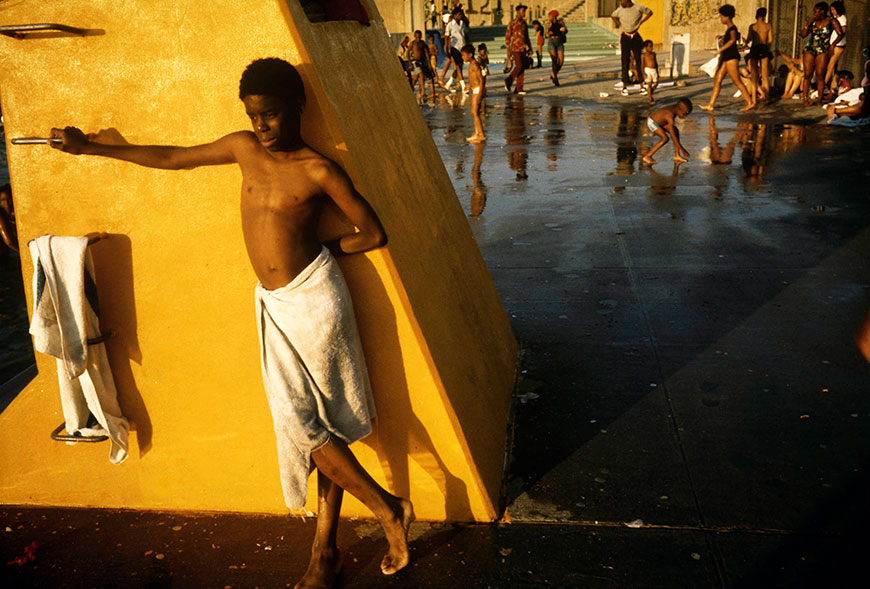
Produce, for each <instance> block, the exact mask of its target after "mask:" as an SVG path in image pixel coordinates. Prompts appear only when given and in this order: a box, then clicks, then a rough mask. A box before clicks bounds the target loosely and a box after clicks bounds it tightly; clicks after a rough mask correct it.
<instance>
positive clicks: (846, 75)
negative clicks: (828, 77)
mask: <svg viewBox="0 0 870 589" xmlns="http://www.w3.org/2000/svg"><path fill="white" fill-rule="evenodd" d="M834 73H835V74H837V76H838V77H840V78H847V79H849V80H854V79H855V75H854V74H853V73H852V72H850V71H849V70H837V71H836V72H834Z"/></svg>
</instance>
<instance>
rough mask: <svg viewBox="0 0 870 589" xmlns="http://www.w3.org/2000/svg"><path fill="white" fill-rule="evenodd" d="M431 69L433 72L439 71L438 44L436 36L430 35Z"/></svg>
mask: <svg viewBox="0 0 870 589" xmlns="http://www.w3.org/2000/svg"><path fill="white" fill-rule="evenodd" d="M428 39H429V43H428V47H429V69H430V70H432V73H433V74H437V73H438V45H437V44H436V43H435V37H433V36H432V35H429V37H428Z"/></svg>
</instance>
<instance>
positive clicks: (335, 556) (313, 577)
mask: <svg viewBox="0 0 870 589" xmlns="http://www.w3.org/2000/svg"><path fill="white" fill-rule="evenodd" d="M342 564H343V563H342V560H341V553H340V552H339V551H338V550H324V551H322V552H320V553H319V554H312V555H311V562H309V563H308V570H307V571H305V574H304V575H303V576H302V579H300V580H299V582H298V583H296V585H294V587H293V589H329V587H332V585H333V584H334V583H335V580H336V579H337V578H338V574H339V573H340V572H341V565H342Z"/></svg>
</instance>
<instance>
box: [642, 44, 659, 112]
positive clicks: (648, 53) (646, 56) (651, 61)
mask: <svg viewBox="0 0 870 589" xmlns="http://www.w3.org/2000/svg"><path fill="white" fill-rule="evenodd" d="M640 59H641V62H642V63H643V81H644V83H645V84H646V91H647V94H649V103H650V104H653V103H655V100H653V90H655V89H656V88H658V86H659V62H658V60H656V53H655V51H653V42H652V41H644V43H643V53H641V54H640Z"/></svg>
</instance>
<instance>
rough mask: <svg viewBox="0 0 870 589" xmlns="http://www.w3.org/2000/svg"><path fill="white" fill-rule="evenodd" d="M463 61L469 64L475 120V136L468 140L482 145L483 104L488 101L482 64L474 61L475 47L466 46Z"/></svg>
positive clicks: (472, 112)
mask: <svg viewBox="0 0 870 589" xmlns="http://www.w3.org/2000/svg"><path fill="white" fill-rule="evenodd" d="M460 53H461V54H462V61H464V62H465V63H467V64H468V84H469V85H470V86H471V118H472V119H474V135H472V136H471V137H468V138H466V139H465V140H466V141H468V142H469V143H482V142H484V141H486V135H484V133H483V121H481V120H480V114H481V113H482V112H483V102H484V100H485V99H486V86H485V85H484V83H483V82H484V80H483V75H481V73H480V64H478V63H477V61H476V60H475V59H474V45H466V46H465V47H463V48H462V49H461V50H460Z"/></svg>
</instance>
